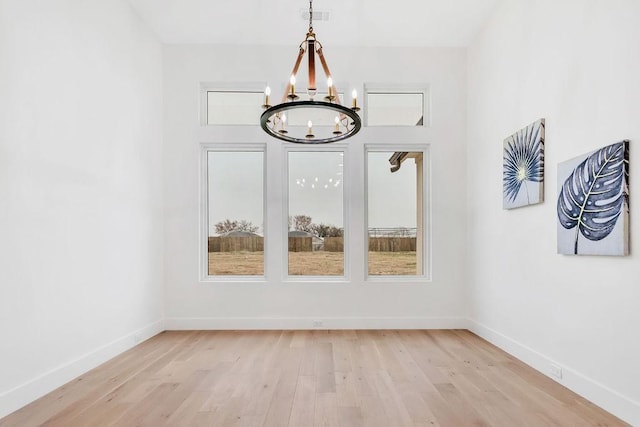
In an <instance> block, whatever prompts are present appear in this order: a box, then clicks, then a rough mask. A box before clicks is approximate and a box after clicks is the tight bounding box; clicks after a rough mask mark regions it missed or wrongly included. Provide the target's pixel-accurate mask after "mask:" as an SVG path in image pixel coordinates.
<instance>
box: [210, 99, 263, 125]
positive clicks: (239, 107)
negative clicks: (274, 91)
mask: <svg viewBox="0 0 640 427" xmlns="http://www.w3.org/2000/svg"><path fill="white" fill-rule="evenodd" d="M263 98H264V93H262V92H223V91H208V92H207V124H209V125H260V114H262V111H263V110H262V104H263V103H264V99H263Z"/></svg>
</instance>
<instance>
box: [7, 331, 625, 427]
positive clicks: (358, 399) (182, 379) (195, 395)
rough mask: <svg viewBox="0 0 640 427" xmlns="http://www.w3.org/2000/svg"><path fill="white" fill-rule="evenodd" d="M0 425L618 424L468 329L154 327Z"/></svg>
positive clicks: (617, 420)
mask: <svg viewBox="0 0 640 427" xmlns="http://www.w3.org/2000/svg"><path fill="white" fill-rule="evenodd" d="M0 425H1V426H20V427H24V426H35V425H47V426H65V427H69V426H73V427H75V426H102V425H117V426H130V425H131V426H134V425H148V426H162V425H201V426H263V425H264V426H279V427H281V426H296V427H298V426H300V427H306V426H383V427H389V426H437V425H441V426H489V425H490V426H548V425H552V426H558V425H560V426H619V425H626V424H624V423H622V422H621V421H620V420H619V419H617V418H615V417H613V416H612V415H610V414H608V413H606V412H604V411H603V410H601V409H599V408H598V407H596V406H594V405H593V404H591V403H589V402H588V401H586V400H585V399H583V398H581V397H579V396H577V395H576V394H574V393H572V392H570V391H569V390H567V389H566V388H564V387H562V386H561V385H559V384H557V383H555V382H554V381H552V380H550V379H549V378H547V377H545V376H544V375H542V374H540V373H538V372H536V371H534V370H532V369H531V368H529V367H527V366H526V365H524V364H523V363H521V362H519V361H517V360H516V359H514V358H512V357H511V356H509V355H507V354H506V353H504V352H502V351H501V350H499V349H497V348H496V347H494V346H492V345H491V344H489V343H487V342H486V341H484V340H482V339H480V338H478V337H477V336H475V335H473V334H472V333H470V332H468V331H213V332H208V331H200V332H164V333H162V334H160V335H157V336H155V337H154V338H152V339H150V340H148V341H146V342H144V343H142V344H140V345H138V346H137V347H135V348H133V349H131V350H129V351H127V352H126V353H123V354H122V355H120V356H118V357H116V358H114V359H113V360H111V361H109V362H107V363H105V364H104V365H102V366H99V367H98V368H96V369H94V370H92V371H90V372H88V373H86V374H85V375H83V376H81V377H79V378H77V379H75V380H74V381H72V382H70V383H68V384H66V385H64V386H63V387H60V388H59V389H57V390H55V391H53V392H51V393H50V394H48V395H46V396H44V397H42V398H41V399H39V400H37V401H35V402H33V403H31V404H30V405H28V406H26V407H25V408H23V409H21V410H19V411H17V412H15V413H13V414H11V415H9V416H8V417H6V418H4V419H2V420H0Z"/></svg>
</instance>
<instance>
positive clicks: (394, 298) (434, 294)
mask: <svg viewBox="0 0 640 427" xmlns="http://www.w3.org/2000/svg"><path fill="white" fill-rule="evenodd" d="M296 53H297V44H294V45H292V46H278V47H273V46H271V47H258V46H239V47H231V46H195V45H177V46H165V49H164V73H165V80H164V94H165V101H166V102H165V118H166V121H165V148H166V149H165V181H164V183H165V195H164V197H165V212H166V213H165V215H166V222H165V236H166V240H165V245H166V257H165V260H166V263H165V265H166V300H165V304H166V305H165V310H166V316H167V319H166V320H167V327H168V328H170V329H172V328H174V329H181V328H278V327H285V328H310V327H312V321H311V319H322V320H324V322H325V323H324V326H325V327H329V328H345V327H362V328H366V327H453V326H455V327H462V326H464V325H465V323H464V319H465V318H466V316H467V314H468V313H467V307H466V305H465V298H464V294H463V292H464V290H465V286H464V284H465V282H466V273H465V269H464V268H462V267H463V266H464V265H465V264H466V252H465V239H466V230H465V208H466V198H465V196H464V194H465V185H466V183H465V168H464V165H465V137H466V51H465V50H464V49H449V48H444V49H391V48H384V49H371V48H361V47H358V48H355V47H354V48H346V47H340V48H337V47H331V46H325V55H326V57H327V61H328V63H329V66H330V67H331V71H332V74H333V76H335V77H336V79H337V80H336V84H337V86H338V88H341V89H346V90H347V91H349V92H350V90H349V89H350V88H351V87H356V88H358V89H359V92H360V93H362V87H363V84H364V83H404V84H410V83H417V84H422V85H424V84H428V85H430V89H431V95H432V117H431V122H432V126H431V127H430V128H427V129H418V128H409V129H406V130H405V132H395V133H394V132H390V131H389V129H379V128H378V129H376V130H375V131H374V130H372V129H364V130H363V131H362V132H361V133H360V134H359V135H356V136H355V137H354V138H352V139H351V140H350V142H349V144H348V145H349V148H348V153H347V154H348V156H349V158H350V159H351V160H350V163H349V164H348V165H347V166H348V167H347V168H348V169H349V167H350V172H346V173H348V174H349V175H348V176H349V178H350V179H351V182H352V185H351V188H354V189H362V188H363V186H364V170H363V166H362V156H363V153H364V148H363V144H364V143H365V142H373V141H378V142H380V141H384V142H391V143H394V142H396V143H401V142H403V139H405V138H406V136H407V135H409V134H411V135H414V136H415V135H419V136H420V137H421V141H422V142H424V143H429V144H431V163H432V172H431V176H432V180H433V181H432V187H433V192H432V200H433V211H432V222H433V224H435V226H434V227H433V230H432V231H433V239H432V251H433V256H432V277H433V281H432V282H430V283H426V282H422V283H393V284H392V283H364V260H363V259H361V257H359V258H357V259H356V258H355V257H354V256H352V261H353V264H352V265H353V269H352V271H351V280H350V281H349V282H347V283H329V284H327V283H313V282H307V283H286V282H283V280H282V278H283V273H282V257H281V256H280V254H281V253H282V249H281V248H282V236H281V235H280V234H282V235H284V230H282V228H283V227H281V224H282V218H283V215H286V213H284V212H283V209H282V200H280V199H279V198H271V199H269V200H268V201H267V204H268V206H267V219H266V221H267V224H268V227H271V228H270V229H271V230H279V231H281V233H280V232H277V231H276V232H274V233H272V234H270V235H268V236H267V237H268V238H267V240H266V241H267V243H266V244H267V272H268V274H269V277H268V282H267V283H235V282H231V283H229V282H227V283H202V282H199V256H200V254H199V245H200V240H199V237H200V236H199V230H200V228H199V227H200V225H199V216H200V203H201V200H200V193H199V191H200V189H199V186H200V185H199V183H200V171H199V166H200V158H199V156H200V143H202V142H214V141H215V142H265V141H266V142H267V144H268V145H267V148H268V151H267V157H268V162H269V163H268V165H269V166H268V168H269V170H268V172H267V175H268V176H267V185H268V186H269V187H270V188H282V187H281V186H282V177H283V169H282V168H283V167H284V166H283V164H282V156H281V155H280V150H281V144H282V143H281V142H279V141H277V140H275V139H272V138H270V137H268V136H267V135H266V134H264V132H262V130H261V129H260V128H259V127H258V126H255V127H253V128H250V129H244V128H241V127H229V128H227V129H222V130H211V129H205V130H202V129H199V117H198V115H199V87H200V83H201V82H218V83H226V84H232V83H234V82H235V83H240V84H242V83H243V82H254V83H255V85H254V86H255V87H257V89H258V90H262V88H263V87H264V85H265V84H266V83H267V82H268V83H269V84H270V85H271V88H272V90H273V92H274V99H275V98H277V97H279V96H280V94H281V91H282V90H283V85H284V84H285V83H286V81H287V79H288V73H289V72H290V69H291V67H292V66H293V62H294V60H295V55H296ZM305 69H306V68H305ZM347 93H348V92H347ZM257 122H258V117H256V123H257ZM358 159H360V160H358ZM357 191H359V190H357ZM357 191H354V192H357ZM352 196H353V194H352ZM349 209H350V211H349V218H348V223H347V225H346V227H347V228H348V229H350V230H351V232H352V233H353V234H352V236H351V237H352V238H351V244H352V250H350V251H349V254H351V255H353V254H357V253H362V248H363V245H364V223H363V219H364V207H363V203H362V198H359V197H355V196H353V197H350V199H349ZM268 231H269V230H267V232H268ZM347 232H349V231H347ZM269 272H271V273H269Z"/></svg>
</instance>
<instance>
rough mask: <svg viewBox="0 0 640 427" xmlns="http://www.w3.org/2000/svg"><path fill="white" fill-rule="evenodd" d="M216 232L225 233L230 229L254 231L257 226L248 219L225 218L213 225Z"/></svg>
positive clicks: (256, 229)
mask: <svg viewBox="0 0 640 427" xmlns="http://www.w3.org/2000/svg"><path fill="white" fill-rule="evenodd" d="M215 227H216V234H226V233H228V232H230V231H248V232H250V233H255V232H256V231H258V228H259V227H258V226H257V225H253V223H251V222H250V221H245V220H244V219H243V220H240V221H237V220H234V221H231V220H230V219H225V220H224V221H220V222H219V223H217V224H216V225H215Z"/></svg>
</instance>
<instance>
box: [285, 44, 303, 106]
mask: <svg viewBox="0 0 640 427" xmlns="http://www.w3.org/2000/svg"><path fill="white" fill-rule="evenodd" d="M304 45H305V44H304V42H303V43H302V44H301V45H300V51H298V57H297V58H296V63H295V64H294V65H293V70H291V75H292V76H295V75H296V74H298V69H299V68H300V63H301V62H302V57H303V56H304V52H305V48H303V47H302V46H304ZM305 47H306V46H305ZM289 92H291V82H288V83H287V86H286V87H285V89H284V94H283V95H282V102H286V101H287V95H288V94H289Z"/></svg>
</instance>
